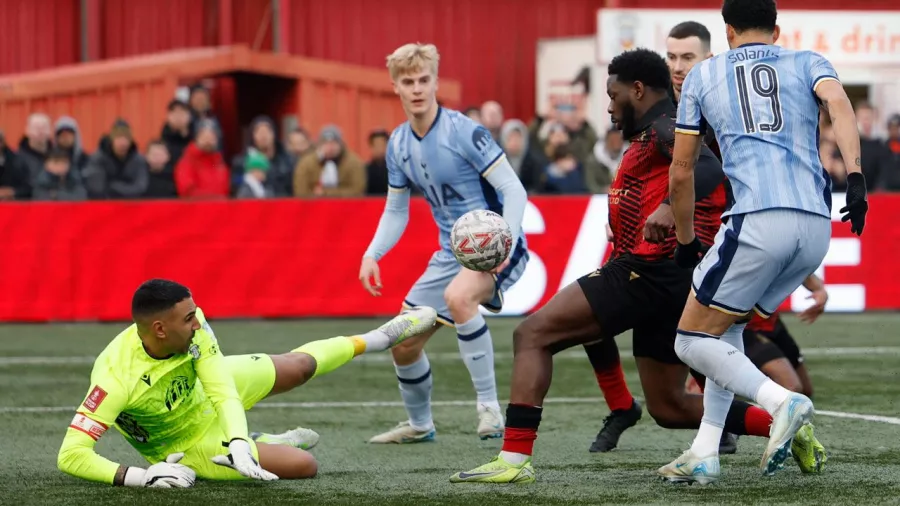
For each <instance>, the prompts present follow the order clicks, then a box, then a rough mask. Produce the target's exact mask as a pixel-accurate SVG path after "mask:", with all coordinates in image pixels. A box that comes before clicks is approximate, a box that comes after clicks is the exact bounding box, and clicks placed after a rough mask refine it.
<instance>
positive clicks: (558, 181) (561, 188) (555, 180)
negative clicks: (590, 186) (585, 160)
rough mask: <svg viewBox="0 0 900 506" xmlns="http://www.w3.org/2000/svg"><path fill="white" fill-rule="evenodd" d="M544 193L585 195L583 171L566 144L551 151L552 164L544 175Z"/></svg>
mask: <svg viewBox="0 0 900 506" xmlns="http://www.w3.org/2000/svg"><path fill="white" fill-rule="evenodd" d="M544 177H545V181H544V191H545V192H546V193H556V194H575V193H586V192H587V187H586V186H585V184H584V171H583V169H582V166H581V163H580V162H579V161H578V159H577V158H575V155H574V154H573V153H572V152H571V150H570V149H569V145H568V144H563V145H561V146H557V147H556V149H555V150H554V151H553V162H552V163H550V165H548V166H547V170H546V171H545V173H544Z"/></svg>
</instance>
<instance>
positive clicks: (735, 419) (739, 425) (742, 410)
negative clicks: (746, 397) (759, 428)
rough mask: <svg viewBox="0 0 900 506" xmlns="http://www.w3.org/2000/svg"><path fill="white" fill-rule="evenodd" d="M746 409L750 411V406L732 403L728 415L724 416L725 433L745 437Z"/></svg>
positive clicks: (737, 402)
mask: <svg viewBox="0 0 900 506" xmlns="http://www.w3.org/2000/svg"><path fill="white" fill-rule="evenodd" d="M748 409H750V404H748V403H746V402H744V401H734V402H732V403H731V409H729V410H728V415H727V416H725V429H724V430H725V432H730V433H732V434H737V435H738V436H745V435H747V424H746V423H744V421H745V420H746V419H747V410H748Z"/></svg>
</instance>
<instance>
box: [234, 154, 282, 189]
mask: <svg viewBox="0 0 900 506" xmlns="http://www.w3.org/2000/svg"><path fill="white" fill-rule="evenodd" d="M270 167H271V164H270V163H269V159H268V158H266V155H264V154H262V153H260V152H259V151H257V150H256V149H253V148H250V149H249V150H248V151H247V156H246V158H245V159H244V180H243V183H242V184H241V187H240V188H238V192H237V198H239V199H264V198H271V197H273V196H274V194H273V192H272V188H271V187H270V186H269V185H268V184H267V180H266V179H267V176H268V173H269V169H270Z"/></svg>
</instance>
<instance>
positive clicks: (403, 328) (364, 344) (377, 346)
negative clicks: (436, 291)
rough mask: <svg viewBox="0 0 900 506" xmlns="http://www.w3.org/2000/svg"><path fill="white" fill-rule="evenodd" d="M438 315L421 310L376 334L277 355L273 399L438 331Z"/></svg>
mask: <svg viewBox="0 0 900 506" xmlns="http://www.w3.org/2000/svg"><path fill="white" fill-rule="evenodd" d="M436 321H437V313H436V312H435V311H434V309H432V308H430V307H418V308H415V309H413V310H411V311H408V312H406V313H403V314H401V315H398V316H396V317H394V318H393V319H392V320H390V321H389V322H387V323H385V324H384V325H382V326H380V327H378V328H377V329H375V330H372V331H370V332H367V333H365V334H362V335H358V336H349V337H345V336H338V337H332V338H330V339H323V340H320V341H312V342H310V343H306V344H304V345H303V346H301V347H299V348H297V349H295V350H292V351H291V352H290V353H285V354H282V355H273V356H272V362H273V363H274V364H275V385H274V386H273V387H272V392H271V393H270V394H269V395H275V394H279V393H282V392H287V391H289V390H292V389H294V388H297V387H298V386H300V385H302V384H304V383H306V382H307V381H309V380H311V379H313V378H316V377H318V376H322V375H323V374H328V373H330V372H332V371H334V370H335V369H337V368H339V367H341V366H342V365H344V364H346V363H347V362H350V361H351V360H353V358H354V357H357V356H359V355H362V354H363V353H374V352H380V351H385V350H387V349H388V348H391V347H393V346H396V345H398V344H400V343H402V342H403V341H405V340H407V339H409V338H411V337H414V336H416V335H419V334H421V333H423V332H427V331H428V330H430V329H431V328H432V327H434V324H435V322H436Z"/></svg>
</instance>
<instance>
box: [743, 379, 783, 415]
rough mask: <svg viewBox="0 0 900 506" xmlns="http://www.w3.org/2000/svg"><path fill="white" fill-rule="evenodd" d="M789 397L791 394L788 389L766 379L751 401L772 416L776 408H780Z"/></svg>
mask: <svg viewBox="0 0 900 506" xmlns="http://www.w3.org/2000/svg"><path fill="white" fill-rule="evenodd" d="M790 395H791V392H790V391H789V390H788V389H786V388H784V387H783V386H781V385H779V384H778V383H775V382H774V381H772V380H770V379H768V378H767V381H766V382H765V383H763V384H762V386H760V387H759V391H758V392H757V394H756V396H755V397H751V399H753V400H754V401H756V403H757V404H759V405H760V406H762V407H763V409H765V410H766V411H768V412H769V414H770V415H774V414H775V410H776V409H778V406H781V403H783V402H784V401H785V399H787V398H788V397H790Z"/></svg>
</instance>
